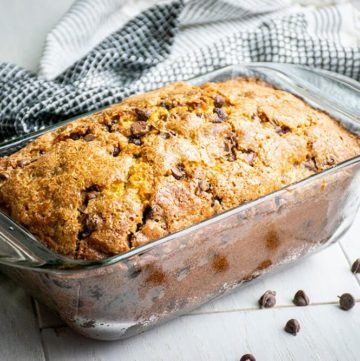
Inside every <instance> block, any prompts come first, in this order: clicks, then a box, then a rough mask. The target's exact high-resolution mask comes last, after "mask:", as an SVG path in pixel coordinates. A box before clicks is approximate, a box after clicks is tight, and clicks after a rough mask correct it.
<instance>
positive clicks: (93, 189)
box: [86, 184, 101, 192]
mask: <svg viewBox="0 0 360 361" xmlns="http://www.w3.org/2000/svg"><path fill="white" fill-rule="evenodd" d="M100 191H101V188H100V186H99V185H98V184H93V185H92V186H90V187H88V188H86V192H100Z"/></svg>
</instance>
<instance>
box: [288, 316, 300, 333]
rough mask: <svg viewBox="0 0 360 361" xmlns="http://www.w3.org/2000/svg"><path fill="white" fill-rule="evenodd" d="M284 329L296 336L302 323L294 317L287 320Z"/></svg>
mask: <svg viewBox="0 0 360 361" xmlns="http://www.w3.org/2000/svg"><path fill="white" fill-rule="evenodd" d="M284 329H285V331H286V332H287V333H290V334H292V335H294V336H296V335H297V334H298V333H299V331H300V323H299V321H297V320H295V319H294V318H292V319H291V320H289V321H288V322H286V325H285V328H284Z"/></svg>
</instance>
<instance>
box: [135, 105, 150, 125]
mask: <svg viewBox="0 0 360 361" xmlns="http://www.w3.org/2000/svg"><path fill="white" fill-rule="evenodd" d="M136 115H137V118H138V120H140V121H144V122H146V121H147V120H148V119H149V118H150V116H151V110H149V109H146V108H144V109H136Z"/></svg>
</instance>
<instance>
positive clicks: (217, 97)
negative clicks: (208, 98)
mask: <svg viewBox="0 0 360 361" xmlns="http://www.w3.org/2000/svg"><path fill="white" fill-rule="evenodd" d="M224 104H225V100H224V98H223V97H222V96H221V95H219V94H216V95H215V97H214V105H215V107H216V108H221V107H222V106H223V105H224Z"/></svg>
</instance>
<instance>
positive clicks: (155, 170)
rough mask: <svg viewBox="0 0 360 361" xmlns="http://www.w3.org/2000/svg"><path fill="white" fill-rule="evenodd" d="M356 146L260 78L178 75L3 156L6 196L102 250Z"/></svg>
mask: <svg viewBox="0 0 360 361" xmlns="http://www.w3.org/2000/svg"><path fill="white" fill-rule="evenodd" d="M358 154H360V143H359V139H358V138H357V137H356V136H355V135H353V134H351V133H350V132H348V131H347V130H346V129H344V128H343V127H342V126H341V125H340V124H339V123H338V122H336V121H335V120H334V119H332V118H331V117H329V116H328V115H327V114H326V113H324V112H322V111H319V110H316V109H314V108H312V107H310V106H309V105H307V104H306V103H305V102H304V101H302V100H301V99H299V98H297V97H295V96H294V95H292V94H290V93H288V92H285V91H282V90H277V89H274V88H273V87H271V86H269V85H267V84H265V83H263V82H262V81H259V80H256V79H247V78H236V79H233V80H228V81H225V82H222V83H207V84H204V85H201V86H192V85H188V84H186V83H182V82H180V83H174V84H171V85H169V86H166V87H164V88H161V89H159V90H156V91H153V92H149V93H146V94H142V95H138V96H134V97H131V98H128V99H127V100H125V101H123V102H122V103H120V104H116V105H113V106H111V107H109V108H107V109H105V110H103V111H101V112H98V113H95V114H93V115H90V116H87V117H85V118H81V119H79V120H76V121H74V122H72V123H69V124H67V125H65V126H63V127H62V128H59V129H57V130H55V131H53V132H51V133H48V134H45V135H43V136H41V137H39V138H38V139H36V140H35V141H33V142H32V143H30V144H28V145H27V146H25V147H24V148H23V149H21V150H20V151H18V152H17V153H14V154H13V155H10V156H9V157H3V158H2V159H1V160H0V168H1V174H0V183H1V184H0V203H1V208H2V209H3V210H5V211H6V212H7V213H8V214H9V215H10V216H11V217H12V218H13V219H14V220H16V221H17V222H19V223H20V224H22V225H24V226H25V227H26V228H27V229H28V230H29V231H30V232H31V233H33V234H34V235H35V236H36V237H37V238H38V239H39V240H40V241H42V242H43V243H44V244H46V245H47V246H48V247H49V248H50V249H52V250H53V251H55V252H57V253H60V254H63V255H66V256H70V257H73V258H80V259H101V258H106V257H109V256H112V255H115V254H119V253H122V252H125V251H127V250H129V249H131V248H134V247H137V246H139V245H142V244H144V243H147V242H149V241H151V240H155V239H158V238H160V237H163V236H165V235H167V234H170V233H173V232H176V231H179V230H181V229H184V228H186V227H188V226H190V225H192V224H195V223H198V222H200V221H202V220H204V219H206V218H208V217H211V216H213V215H215V214H218V213H221V212H223V211H225V210H228V209H230V208H233V207H236V206H238V205H240V204H241V203H243V202H246V201H250V200H254V199H256V198H258V197H260V196H263V195H265V194H268V193H270V192H273V191H275V190H278V189H280V188H282V187H284V186H286V185H288V184H291V183H294V182H297V181H300V180H302V179H304V178H306V177H308V176H310V175H312V174H315V173H317V172H320V171H322V170H324V169H326V168H329V167H331V166H333V165H335V164H337V163H339V162H342V161H344V160H346V159H350V158H352V157H354V156H356V155H358Z"/></svg>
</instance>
